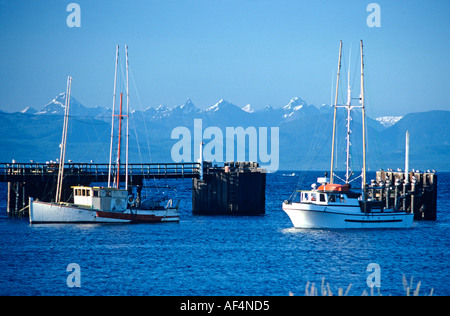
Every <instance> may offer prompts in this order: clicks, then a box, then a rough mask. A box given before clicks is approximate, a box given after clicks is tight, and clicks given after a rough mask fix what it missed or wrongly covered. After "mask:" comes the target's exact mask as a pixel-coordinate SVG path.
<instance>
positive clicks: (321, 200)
mask: <svg viewBox="0 0 450 316" xmlns="http://www.w3.org/2000/svg"><path fill="white" fill-rule="evenodd" d="M319 199H320V202H326V201H325V194H323V193H320V194H319Z"/></svg>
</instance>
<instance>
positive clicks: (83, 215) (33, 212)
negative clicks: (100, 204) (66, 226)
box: [30, 200, 180, 224]
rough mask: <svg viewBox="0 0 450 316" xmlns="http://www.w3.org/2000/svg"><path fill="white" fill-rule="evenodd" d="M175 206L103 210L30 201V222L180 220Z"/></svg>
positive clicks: (154, 221)
mask: <svg viewBox="0 0 450 316" xmlns="http://www.w3.org/2000/svg"><path fill="white" fill-rule="evenodd" d="M179 221H180V217H179V212H178V209H175V208H167V209H162V210H140V209H137V210H136V209H133V210H130V209H126V210H125V211H123V212H112V211H101V210H96V209H88V208H83V207H77V206H75V205H67V204H56V203H47V202H41V201H33V200H31V201H30V223H31V224H38V223H48V224H50V223H159V222H179Z"/></svg>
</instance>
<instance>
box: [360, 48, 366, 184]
mask: <svg viewBox="0 0 450 316" xmlns="http://www.w3.org/2000/svg"><path fill="white" fill-rule="evenodd" d="M360 43H361V107H362V135H363V172H362V187H363V188H364V187H365V185H366V112H365V106H364V61H363V56H364V54H363V41H362V40H361V42H360Z"/></svg>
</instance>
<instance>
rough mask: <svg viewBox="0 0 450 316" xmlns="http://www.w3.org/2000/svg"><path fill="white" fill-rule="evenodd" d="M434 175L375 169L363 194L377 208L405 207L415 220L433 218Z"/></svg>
mask: <svg viewBox="0 0 450 316" xmlns="http://www.w3.org/2000/svg"><path fill="white" fill-rule="evenodd" d="M437 180H438V178H437V175H436V173H435V172H434V171H427V172H419V171H411V172H407V173H405V172H402V171H392V170H388V171H384V170H379V171H377V172H376V180H375V179H373V180H372V181H371V183H370V184H369V185H368V186H367V187H366V193H367V194H368V196H369V197H370V198H372V199H373V200H374V201H379V202H380V203H379V207H380V208H381V209H383V208H387V209H389V208H394V209H399V210H404V211H407V212H411V213H413V214H414V220H436V218H437V207H436V204H437Z"/></svg>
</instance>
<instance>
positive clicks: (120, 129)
mask: <svg viewBox="0 0 450 316" xmlns="http://www.w3.org/2000/svg"><path fill="white" fill-rule="evenodd" d="M122 96H123V93H122V92H121V93H120V107H119V115H115V116H118V117H119V141H118V146H117V173H116V176H117V178H116V188H117V189H119V188H120V182H119V179H120V144H121V138H122Z"/></svg>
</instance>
